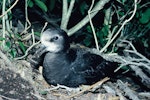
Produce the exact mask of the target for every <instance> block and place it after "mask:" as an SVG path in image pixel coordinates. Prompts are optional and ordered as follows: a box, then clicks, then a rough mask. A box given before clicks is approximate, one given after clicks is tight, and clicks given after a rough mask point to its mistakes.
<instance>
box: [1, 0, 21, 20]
mask: <svg viewBox="0 0 150 100" xmlns="http://www.w3.org/2000/svg"><path fill="white" fill-rule="evenodd" d="M18 1H19V0H16V1H15V3H14V4H13V5H12V6H11V7H10V8H9V9H8V10H7V11H5V12H4V13H3V14H2V15H0V18H1V17H3V16H5V15H6V14H7V13H8V12H9V11H10V10H11V9H12V8H13V7H14V6H15V5H16V4H17V3H18Z"/></svg>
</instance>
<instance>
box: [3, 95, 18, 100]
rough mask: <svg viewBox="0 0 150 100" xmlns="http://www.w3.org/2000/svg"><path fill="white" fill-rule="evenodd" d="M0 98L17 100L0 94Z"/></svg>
mask: <svg viewBox="0 0 150 100" xmlns="http://www.w3.org/2000/svg"><path fill="white" fill-rule="evenodd" d="M0 97H2V98H5V99H7V100H18V99H13V98H9V97H6V96H4V95H1V94H0ZM2 100H3V99H2Z"/></svg>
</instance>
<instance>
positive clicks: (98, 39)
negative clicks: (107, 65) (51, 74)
mask: <svg viewBox="0 0 150 100" xmlns="http://www.w3.org/2000/svg"><path fill="white" fill-rule="evenodd" d="M90 1H91V2H89V0H6V1H5V0H0V12H1V15H0V52H1V53H0V61H1V62H0V65H1V67H0V68H2V70H0V72H3V71H4V69H5V66H6V68H8V66H12V65H15V64H16V62H17V63H18V61H19V62H20V60H25V61H28V58H30V56H31V55H32V53H33V52H34V51H35V48H36V46H37V44H39V38H40V34H41V31H42V29H45V27H46V28H49V27H50V26H51V25H55V26H59V27H60V28H61V29H63V30H65V31H66V32H67V33H68V35H69V36H70V39H71V42H72V43H73V44H82V45H84V46H86V47H90V48H97V49H99V53H102V54H103V55H104V58H106V59H108V60H113V61H116V62H118V63H119V65H120V66H119V67H118V70H123V71H124V72H125V74H122V73H121V74H120V75H118V78H119V79H122V81H124V82H128V83H130V85H132V86H133V87H132V86H129V87H128V88H129V90H134V89H136V90H137V91H136V94H135V95H134V96H137V99H135V100H139V99H138V97H141V95H140V92H141V93H142V92H144V93H145V94H147V95H146V96H145V94H144V96H143V97H144V98H142V99H143V100H146V99H148V98H150V91H149V89H150V60H149V59H150V32H149V31H150V8H149V7H150V2H149V0H138V1H137V0H131V1H130V0H104V1H105V2H102V1H103V0H90ZM93 1H94V3H93ZM92 3H93V7H92V9H91V10H89V9H90V7H91V4H92ZM13 4H14V6H13ZM65 4H67V5H68V6H67V5H65ZM71 4H72V5H71ZM64 5H65V6H64ZM73 5H74V6H73ZM71 6H72V7H73V8H72V9H71ZM11 7H12V9H11ZM65 7H67V8H66V9H67V10H64V9H65ZM69 9H70V12H69ZM6 11H7V12H6ZM5 12H6V13H5ZM88 12H89V13H88ZM63 14H64V15H63ZM86 16H87V18H86ZM84 18H85V20H83V19H84ZM86 20H88V21H87V22H86ZM90 21H91V22H90ZM46 22H48V25H47V24H45V23H46ZM79 22H82V23H80V24H78V23H79ZM84 23H85V24H84ZM44 25H45V27H44ZM80 26H81V27H80ZM93 35H95V38H94V36H93ZM2 55H3V56H2ZM4 55H5V56H4ZM1 59H2V60H1ZM6 59H7V60H6ZM3 61H4V63H6V64H2V62H3ZM9 61H10V62H11V63H13V64H12V65H11V64H9V63H8V62H9ZM20 63H22V62H20ZM26 63H28V62H26ZM22 65H24V64H22ZM28 67H30V66H28ZM3 68H4V69H3ZM13 68H14V69H18V70H20V69H19V68H20V67H19V68H18V66H13ZM21 68H23V69H24V67H21ZM29 69H30V68H29ZM8 71H9V70H6V73H8ZM16 72H18V71H16ZM4 73H5V72H4ZM11 73H12V72H11V71H10V74H11ZM0 77H3V76H0ZM4 81H5V80H4ZM12 82H13V81H12ZM18 82H20V81H18ZM23 83H24V82H23ZM31 83H32V82H31ZM0 84H1V82H0ZM25 84H26V83H25ZM105 85H106V86H110V87H111V86H112V85H113V86H112V87H111V88H112V89H114V90H115V89H116V87H117V88H118V87H120V86H121V87H122V88H123V87H124V86H125V85H127V84H123V83H121V82H120V81H117V82H114V83H111V85H110V83H107V84H105ZM0 87H1V86H0ZM41 87H42V86H41ZM14 88H15V87H14ZM42 88H44V86H43V87H42ZM122 88H119V91H123V93H122V94H120V95H122V96H124V97H125V98H127V99H133V98H132V96H131V94H132V92H129V94H128V93H126V90H125V89H122ZM103 89H104V90H105V89H106V88H104V86H103ZM37 90H38V89H37ZM98 90H99V89H98ZM30 91H33V89H31V90H30ZM43 91H44V90H43ZM43 91H42V92H41V91H40V93H41V94H47V97H49V96H50V97H53V96H52V93H51V92H49V94H48V93H47V92H45V91H44V92H43ZM101 91H102V90H99V92H100V93H103V92H104V91H102V92H101ZM105 91H106V90H105ZM117 91H118V90H117V89H116V93H118V92H117ZM24 92H28V91H24ZM55 92H56V91H55ZM57 92H58V93H62V90H61V92H60V91H57ZM0 93H1V92H0ZM63 93H64V91H63ZM63 93H62V94H63ZM65 93H66V91H65ZM65 93H64V94H65ZM2 95H4V96H8V97H9V95H7V94H6V95H5V94H0V98H2V97H3V96H2ZM18 95H19V94H18ZM90 95H91V98H92V96H93V95H95V94H90ZM120 95H119V94H117V96H119V97H120V98H121V96H120ZM36 96H37V95H36ZM59 96H60V95H59ZM98 96H99V95H98ZM134 96H133V97H134ZM37 97H38V98H40V97H39V96H37ZM45 97H46V96H45ZM101 97H102V95H101ZM108 97H110V96H108ZM10 98H13V97H12V96H10ZM41 98H42V99H44V98H43V97H41ZM54 98H55V97H54ZM83 98H84V99H85V98H86V96H85V95H83ZM83 98H82V96H81V97H79V99H83ZM55 99H56V98H55ZM57 99H59V98H57ZM97 99H98V97H97ZM98 100H100V99H98ZM116 100H118V99H116ZM122 100H125V99H122ZM133 100H134V99H133Z"/></svg>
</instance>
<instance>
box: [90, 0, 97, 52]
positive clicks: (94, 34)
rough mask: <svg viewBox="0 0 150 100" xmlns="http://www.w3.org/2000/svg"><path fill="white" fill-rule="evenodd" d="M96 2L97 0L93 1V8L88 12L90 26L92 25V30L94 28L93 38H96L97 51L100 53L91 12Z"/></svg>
mask: <svg viewBox="0 0 150 100" xmlns="http://www.w3.org/2000/svg"><path fill="white" fill-rule="evenodd" d="M94 2H95V0H92V4H91V7H90V9H89V10H88V16H89V21H90V25H91V28H92V31H93V36H94V40H95V44H96V49H97V50H98V51H99V46H98V40H97V37H96V33H95V29H94V26H93V23H92V19H91V10H92V8H93V5H94Z"/></svg>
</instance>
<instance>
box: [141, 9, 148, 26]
mask: <svg viewBox="0 0 150 100" xmlns="http://www.w3.org/2000/svg"><path fill="white" fill-rule="evenodd" d="M149 12H150V8H148V9H146V11H145V12H143V13H142V15H141V18H140V22H141V23H142V24H146V23H148V22H149V20H150V13H149Z"/></svg>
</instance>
